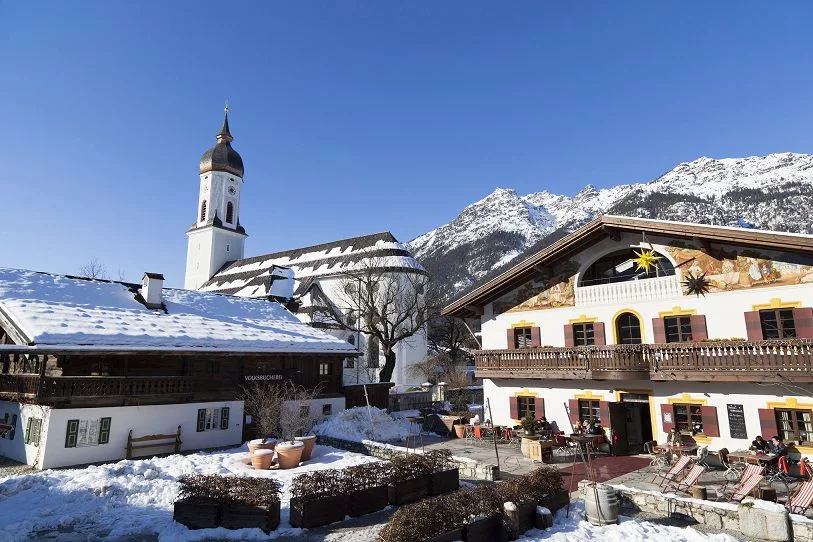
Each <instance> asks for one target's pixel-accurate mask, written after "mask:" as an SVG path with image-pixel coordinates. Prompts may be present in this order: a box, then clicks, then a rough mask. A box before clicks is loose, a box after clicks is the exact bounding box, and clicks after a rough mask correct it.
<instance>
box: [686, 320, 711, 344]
mask: <svg viewBox="0 0 813 542" xmlns="http://www.w3.org/2000/svg"><path fill="white" fill-rule="evenodd" d="M689 320H690V321H691V324H692V340H693V341H699V340H701V339H708V338H709V332H708V330H707V329H706V317H705V316H704V315H702V314H695V315H693V316H692V317H691V318H689Z"/></svg>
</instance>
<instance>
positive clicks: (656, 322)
mask: <svg viewBox="0 0 813 542" xmlns="http://www.w3.org/2000/svg"><path fill="white" fill-rule="evenodd" d="M652 333H653V334H654V339H652V342H654V343H655V344H664V343H665V342H666V326H665V325H664V321H663V318H653V319H652Z"/></svg>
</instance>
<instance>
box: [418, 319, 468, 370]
mask: <svg viewBox="0 0 813 542" xmlns="http://www.w3.org/2000/svg"><path fill="white" fill-rule="evenodd" d="M427 340H428V347H429V351H430V352H435V353H443V354H446V355H447V356H449V358H451V361H452V363H454V364H464V363H468V360H469V359H470V358H471V355H470V354H469V352H470V351H471V350H473V349H477V348H479V345H478V344H477V341H476V340H475V338H474V337H473V336H472V333H471V330H469V328H468V327H467V326H466V324H465V323H464V322H463V321H462V320H460V319H459V318H452V317H451V316H440V317H438V318H433V319H432V321H431V322H430V323H429V333H428V336H427Z"/></svg>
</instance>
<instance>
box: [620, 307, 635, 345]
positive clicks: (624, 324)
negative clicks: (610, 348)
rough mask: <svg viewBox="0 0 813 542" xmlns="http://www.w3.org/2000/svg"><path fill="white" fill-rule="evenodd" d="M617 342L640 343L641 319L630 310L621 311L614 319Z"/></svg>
mask: <svg viewBox="0 0 813 542" xmlns="http://www.w3.org/2000/svg"><path fill="white" fill-rule="evenodd" d="M615 335H616V337H617V338H618V344H641V321H640V320H639V319H638V317H637V316H635V314H633V313H631V312H622V313H621V314H619V315H618V317H617V318H616V319H615Z"/></svg>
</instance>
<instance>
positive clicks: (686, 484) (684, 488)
mask: <svg viewBox="0 0 813 542" xmlns="http://www.w3.org/2000/svg"><path fill="white" fill-rule="evenodd" d="M705 470H706V467H704V466H703V465H694V466H693V467H692V468H691V469H689V472H688V474H686V477H685V478H684V479H683V480H681V481H679V482H669V485H668V486H667V488H666V489H665V490H664V491H674V492H676V493H688V492H689V491H690V490H691V488H692V486H693V485H695V484H696V483H697V480H698V479H699V478H700V475H701V474H703V471H705Z"/></svg>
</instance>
